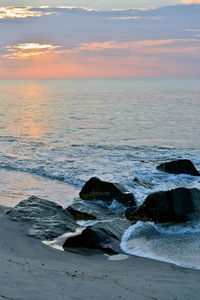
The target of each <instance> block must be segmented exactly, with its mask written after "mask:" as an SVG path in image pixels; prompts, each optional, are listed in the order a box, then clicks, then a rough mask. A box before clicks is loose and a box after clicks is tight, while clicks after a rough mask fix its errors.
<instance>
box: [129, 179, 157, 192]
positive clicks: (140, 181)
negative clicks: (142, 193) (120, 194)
mask: <svg viewBox="0 0 200 300" xmlns="http://www.w3.org/2000/svg"><path fill="white" fill-rule="evenodd" d="M133 182H135V183H137V184H140V185H142V186H144V187H146V188H148V189H153V188H154V186H155V185H154V184H153V183H152V182H150V181H147V180H144V179H142V178H138V177H135V178H134V179H133Z"/></svg>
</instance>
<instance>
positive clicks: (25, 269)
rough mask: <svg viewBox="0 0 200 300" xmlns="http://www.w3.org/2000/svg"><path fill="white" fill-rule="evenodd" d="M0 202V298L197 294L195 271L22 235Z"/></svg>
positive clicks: (198, 280)
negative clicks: (68, 248)
mask: <svg viewBox="0 0 200 300" xmlns="http://www.w3.org/2000/svg"><path fill="white" fill-rule="evenodd" d="M4 211H5V207H2V206H0V239H1V245H0V262H1V264H0V272H1V276H0V299H10V300H12V299H13V300H23V299H26V300H47V299H48V300H62V299H74V300H75V299H76V300H78V299H85V300H86V299H87V300H89V299H94V300H98V299H105V300H106V299H109V300H112V299H115V300H116V299H126V300H129V299H130V300H134V299H137V300H140V299H159V300H160V299H166V300H169V299H173V300H175V299H177V300H178V299H180V300H183V299H192V300H195V299H200V271H198V270H192V269H185V268H181V267H178V266H175V265H172V264H167V263H163V262H158V261H154V260H150V259H144V258H139V257H134V256H129V257H128V258H127V259H124V260H119V261H116V260H114V261H113V260H108V257H107V256H105V255H103V254H95V255H92V256H83V255H79V254H74V253H68V252H64V251H59V250H55V249H53V248H51V247H49V246H47V245H44V244H43V243H42V242H41V241H40V240H37V239H34V238H31V237H29V236H27V235H26V228H25V227H24V226H22V225H20V224H18V223H15V222H12V221H10V219H9V217H8V216H7V215H4Z"/></svg>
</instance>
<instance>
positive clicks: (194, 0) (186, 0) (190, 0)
mask: <svg viewBox="0 0 200 300" xmlns="http://www.w3.org/2000/svg"><path fill="white" fill-rule="evenodd" d="M181 2H182V3H184V4H194V3H196V4H200V0H182V1H181Z"/></svg>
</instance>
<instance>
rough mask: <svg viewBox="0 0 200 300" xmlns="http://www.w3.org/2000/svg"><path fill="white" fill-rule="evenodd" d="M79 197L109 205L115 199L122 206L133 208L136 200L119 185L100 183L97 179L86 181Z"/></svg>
mask: <svg viewBox="0 0 200 300" xmlns="http://www.w3.org/2000/svg"><path fill="white" fill-rule="evenodd" d="M79 196H80V198H81V199H83V200H102V201H106V202H108V203H109V204H111V203H112V201H113V200H114V199H115V200H117V201H118V202H119V203H122V204H123V205H124V206H127V207H128V206H135V205H136V200H135V197H134V195H133V194H132V193H130V192H128V191H127V190H126V189H125V188H124V187H123V186H122V185H121V184H119V183H111V182H106V181H102V180H100V179H99V178H97V177H92V178H90V180H88V181H87V182H86V183H85V185H84V187H83V188H82V190H81V191H80V193H79Z"/></svg>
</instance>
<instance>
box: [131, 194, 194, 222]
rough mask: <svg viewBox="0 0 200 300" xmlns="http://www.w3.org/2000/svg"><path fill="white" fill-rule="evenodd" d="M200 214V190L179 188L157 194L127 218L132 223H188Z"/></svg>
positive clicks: (151, 196) (150, 196) (147, 199)
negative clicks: (139, 221)
mask: <svg viewBox="0 0 200 300" xmlns="http://www.w3.org/2000/svg"><path fill="white" fill-rule="evenodd" d="M199 212H200V190H198V189H196V188H194V189H187V188H177V189H173V190H170V191H160V192H155V193H152V194H150V195H149V196H147V198H146V200H145V201H144V203H143V204H142V205H141V206H140V207H139V208H138V209H137V210H135V211H134V212H133V213H132V214H130V215H128V216H127V218H128V219H129V220H131V221H138V220H141V221H153V222H155V223H162V222H186V221H190V220H193V219H194V218H195V216H196V213H197V214H199Z"/></svg>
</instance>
